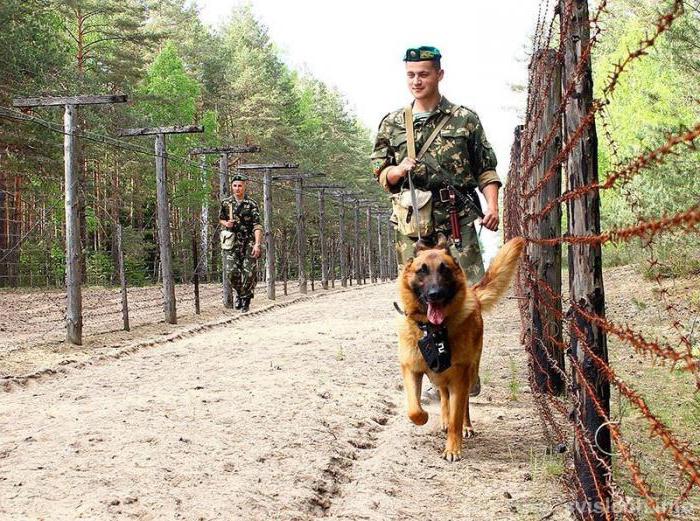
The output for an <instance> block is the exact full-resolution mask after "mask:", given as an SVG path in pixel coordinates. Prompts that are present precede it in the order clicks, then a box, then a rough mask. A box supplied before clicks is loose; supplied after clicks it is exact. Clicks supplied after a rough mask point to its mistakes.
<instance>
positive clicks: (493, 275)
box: [474, 237, 525, 311]
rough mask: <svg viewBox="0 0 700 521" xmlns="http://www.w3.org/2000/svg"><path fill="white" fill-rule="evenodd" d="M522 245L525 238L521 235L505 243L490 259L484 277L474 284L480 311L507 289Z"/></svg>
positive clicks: (490, 306)
mask: <svg viewBox="0 0 700 521" xmlns="http://www.w3.org/2000/svg"><path fill="white" fill-rule="evenodd" d="M524 247H525V239H523V238H522V237H516V238H514V239H511V240H509V241H508V242H507V243H505V244H504V245H503V247H502V248H501V249H500V250H499V252H498V254H497V255H496V257H495V258H494V259H493V261H491V265H490V266H489V269H488V271H487V272H486V275H484V278H483V279H481V280H480V281H479V282H478V283H477V284H476V285H475V286H474V291H475V292H476V298H478V299H479V303H480V304H481V310H482V311H488V310H490V309H491V308H492V307H493V306H494V305H495V304H496V302H498V300H499V299H500V298H501V296H503V294H504V293H505V292H506V290H507V289H508V286H509V285H510V279H511V278H512V277H513V273H514V272H515V268H516V266H517V265H518V259H519V258H520V254H521V253H522V251H523V248H524Z"/></svg>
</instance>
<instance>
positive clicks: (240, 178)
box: [231, 174, 248, 183]
mask: <svg viewBox="0 0 700 521" xmlns="http://www.w3.org/2000/svg"><path fill="white" fill-rule="evenodd" d="M247 180H248V176H247V175H244V174H233V176H231V182H232V183H233V182H234V181H247Z"/></svg>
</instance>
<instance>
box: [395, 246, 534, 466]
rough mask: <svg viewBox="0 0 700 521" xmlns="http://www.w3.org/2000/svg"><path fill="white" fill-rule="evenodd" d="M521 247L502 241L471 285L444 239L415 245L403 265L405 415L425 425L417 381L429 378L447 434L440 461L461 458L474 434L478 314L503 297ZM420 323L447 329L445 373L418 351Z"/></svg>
mask: <svg viewBox="0 0 700 521" xmlns="http://www.w3.org/2000/svg"><path fill="white" fill-rule="evenodd" d="M524 244H525V241H524V240H523V239H522V238H515V239H512V240H510V241H509V242H508V243H506V244H505V245H504V246H503V247H502V248H501V250H500V251H499V252H498V255H496V258H495V259H493V261H492V262H491V266H490V267H489V269H488V271H487V272H486V275H485V276H484V278H483V279H482V280H481V281H480V282H479V283H478V284H476V285H474V286H473V287H469V286H468V285H467V280H466V277H465V275H464V272H463V271H462V269H461V268H460V267H459V265H458V264H457V262H456V261H455V259H454V258H453V257H452V256H451V255H450V254H449V252H448V250H447V245H446V241H445V239H444V237H441V238H440V240H439V241H438V244H437V245H436V246H435V247H432V248H427V247H425V246H424V245H423V244H422V243H421V242H420V241H419V242H418V243H417V244H416V257H415V258H413V259H411V260H409V261H408V262H407V263H406V266H405V267H404V269H403V272H402V274H401V276H400V277H399V293H400V295H401V300H402V301H403V305H404V312H405V314H406V316H405V317H404V318H402V320H401V324H400V327H399V362H400V363H401V372H402V374H403V380H404V387H405V389H406V400H407V405H408V417H409V418H410V419H411V421H412V422H413V423H415V424H416V425H423V424H424V423H425V422H427V421H428V413H427V412H425V411H424V410H423V408H422V407H421V403H420V397H421V381H422V379H423V375H424V374H427V375H428V378H430V381H431V382H432V383H433V384H434V385H435V386H436V387H437V388H438V389H439V390H440V416H441V421H442V428H443V430H446V431H447V443H446V445H445V450H444V452H443V453H442V457H443V458H444V459H446V460H448V461H457V460H459V459H461V457H462V438H463V436H465V435H466V436H467V437H471V436H473V434H474V430H473V428H472V423H471V420H470V418H469V389H471V386H472V383H473V382H474V381H475V379H476V377H477V375H478V374H479V362H480V360H481V348H482V342H483V331H484V329H483V321H482V318H481V315H482V313H483V312H486V311H488V310H489V309H491V308H492V307H493V305H494V304H495V303H496V302H497V301H498V299H499V298H500V297H501V296H502V295H503V293H505V291H506V289H507V288H508V286H509V284H510V280H511V278H512V275H513V272H514V271H515V267H516V265H517V263H518V258H519V257H520V253H521V252H522V249H523V246H524ZM419 324H420V325H421V326H422V327H423V329H426V328H430V327H433V326H443V325H444V326H445V327H446V328H447V340H448V342H447V343H448V345H449V349H450V351H451V356H450V366H449V368H447V369H446V370H444V371H442V372H439V373H436V372H433V371H431V370H430V369H429V368H428V365H427V364H426V362H425V359H424V358H423V356H422V355H421V352H420V349H419V348H418V341H419V339H421V338H422V337H423V331H422V330H421V328H419ZM429 324H432V325H433V326H430V325H429ZM438 329H439V328H438ZM463 426H464V431H462V427H463Z"/></svg>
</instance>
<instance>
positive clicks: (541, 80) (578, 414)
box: [504, 0, 700, 520]
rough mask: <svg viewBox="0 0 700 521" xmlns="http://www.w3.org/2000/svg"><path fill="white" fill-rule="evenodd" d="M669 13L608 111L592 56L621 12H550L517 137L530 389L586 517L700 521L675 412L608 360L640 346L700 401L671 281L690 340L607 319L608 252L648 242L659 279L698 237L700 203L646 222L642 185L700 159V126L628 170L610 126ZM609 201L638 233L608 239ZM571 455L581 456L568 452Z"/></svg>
mask: <svg viewBox="0 0 700 521" xmlns="http://www.w3.org/2000/svg"><path fill="white" fill-rule="evenodd" d="M669 5H670V7H669V9H668V10H667V11H666V12H662V13H660V14H659V16H658V19H657V20H656V23H655V24H654V26H653V27H650V28H649V30H648V34H647V36H646V37H644V38H643V39H642V40H641V41H640V42H639V45H638V47H637V48H634V49H631V50H630V51H629V53H628V54H627V56H625V57H624V58H623V59H622V60H620V61H619V62H618V63H617V64H616V65H615V66H614V68H613V70H612V71H611V74H610V77H609V78H608V81H607V83H606V84H605V85H604V87H603V89H602V90H601V92H602V96H601V97H600V98H598V99H594V97H593V79H592V72H591V51H592V49H593V48H594V46H595V45H596V44H597V43H598V41H599V39H600V36H601V34H602V31H603V29H602V26H601V23H600V18H601V16H602V15H603V14H604V13H606V12H607V8H608V2H607V0H603V1H601V2H600V3H599V4H598V7H597V9H596V10H595V11H594V12H593V14H592V16H589V11H588V4H587V2H585V1H581V0H560V1H558V2H557V3H556V4H554V5H550V2H549V1H547V2H546V3H543V4H542V5H541V8H540V16H539V18H538V24H537V29H536V33H535V37H534V39H533V50H532V60H531V63H530V70H529V81H528V100H527V108H526V116H525V124H524V125H523V126H520V127H518V128H516V130H515V139H514V144H513V147H512V149H511V161H510V171H509V175H508V181H507V187H506V190H505V196H504V197H505V201H504V207H505V215H504V229H505V235H506V239H508V238H511V237H515V236H523V237H525V238H526V240H527V243H528V246H527V250H526V254H525V255H524V258H523V261H522V263H521V267H520V269H519V272H518V274H517V277H516V283H515V291H516V298H518V303H519V310H520V318H521V324H522V340H523V343H524V345H525V346H526V349H527V352H528V355H529V362H530V363H529V365H530V367H529V369H530V371H529V374H530V386H531V389H532V391H533V395H534V397H535V402H536V406H537V409H538V412H539V414H540V416H541V419H542V425H543V428H544V431H545V434H546V435H547V437H548V439H549V440H550V442H551V444H552V446H553V447H555V448H556V449H557V451H558V452H565V453H566V456H565V457H564V459H565V475H564V477H563V479H562V482H563V483H564V485H565V487H566V489H567V492H568V496H569V498H568V499H569V504H570V505H571V511H572V512H573V513H574V514H575V515H576V517H577V518H579V519H595V520H598V519H605V520H611V519H614V518H615V517H618V515H619V516H621V517H622V518H624V519H639V518H640V517H642V518H646V517H654V518H656V519H670V518H676V517H678V518H683V519H690V518H694V517H696V516H697V515H698V512H697V510H696V509H697V508H698V504H699V501H698V500H699V498H698V496H699V494H698V487H699V486H700V459H698V456H697V454H696V453H695V452H694V450H695V449H694V444H693V443H692V442H691V441H690V440H687V439H683V438H682V436H681V435H679V434H678V433H676V432H674V431H673V430H671V429H670V428H669V427H668V426H667V424H666V423H665V422H664V421H663V420H662V417H667V412H668V411H659V410H654V409H653V408H652V407H651V406H650V404H649V400H648V399H646V398H645V397H644V396H642V394H641V393H640V392H639V391H637V390H636V389H635V386H634V382H629V381H627V379H625V377H623V376H621V373H622V371H620V368H617V367H615V364H614V363H612V362H610V361H609V360H608V340H607V339H608V338H609V337H614V338H615V341H616V345H618V344H619V345H620V346H621V347H618V348H619V349H624V348H625V347H628V348H631V349H632V350H633V351H634V352H636V354H638V355H641V356H642V357H643V358H644V359H645V360H646V361H647V362H651V363H653V364H656V365H658V364H662V365H663V364H667V365H669V366H670V368H671V371H673V370H674V369H676V368H677V369H678V370H680V371H681V372H683V373H684V374H687V375H690V380H692V381H694V383H695V385H694V389H693V390H692V391H691V392H692V393H695V394H697V393H698V391H699V390H700V355H699V354H698V349H697V347H695V345H694V342H693V340H692V327H691V326H689V325H686V324H685V323H684V320H683V319H682V317H683V316H684V315H683V311H684V310H686V308H685V307H684V303H683V302H681V301H679V299H677V298H676V299H675V300H674V296H673V295H672V294H671V292H670V291H669V285H668V284H664V283H663V280H662V276H661V275H660V274H658V273H660V272H661V270H657V271H656V273H657V275H656V276H655V280H656V284H657V285H658V291H657V294H658V296H659V300H658V302H659V313H661V312H665V313H666V315H667V317H668V320H669V322H670V324H671V326H672V328H673V330H674V331H675V337H676V338H675V339H673V340H671V339H669V340H667V341H660V340H658V339H651V338H647V336H646V335H645V334H644V332H643V331H640V330H636V329H634V328H632V327H630V326H628V325H622V324H619V323H615V322H613V321H612V320H611V319H609V318H607V317H606V312H605V294H604V290H603V280H602V251H601V249H602V246H603V245H605V244H608V243H610V244H629V243H630V242H631V241H635V240H639V241H640V242H641V244H642V246H643V251H645V252H646V257H647V262H648V263H649V266H650V267H652V268H653V267H656V268H658V267H659V264H660V263H661V262H662V261H661V260H660V259H659V257H658V255H656V253H655V250H654V244H655V240H656V238H657V237H659V236H662V235H663V234H676V235H681V234H683V235H685V234H697V232H698V223H699V222H700V205H698V204H697V203H696V204H695V205H693V206H691V207H689V208H686V209H684V210H682V211H679V212H677V213H675V214H672V215H659V216H656V217H655V218H648V217H647V218H645V217H644V216H643V213H642V212H641V211H640V207H641V203H640V201H639V199H638V197H636V195H635V193H634V190H631V189H630V188H629V186H628V184H629V182H630V181H631V180H632V179H633V178H634V177H635V176H637V175H639V174H640V173H641V172H642V171H644V170H645V169H647V168H649V167H651V166H658V165H661V164H663V163H664V161H666V160H667V159H668V158H669V157H671V156H673V155H678V154H682V153H683V152H684V151H689V150H695V149H696V147H697V140H698V138H699V137H700V122H698V123H697V124H695V125H694V126H693V127H691V128H686V129H683V130H682V131H680V132H677V133H676V134H673V135H670V136H668V139H667V140H666V141H665V142H663V143H661V144H660V145H659V146H658V147H656V148H654V149H652V150H648V151H646V152H644V153H642V154H639V155H638V156H637V157H633V158H631V159H629V160H623V159H622V158H621V157H620V154H619V153H618V147H617V145H616V143H615V141H614V139H613V136H612V132H611V130H610V128H609V122H608V120H607V114H606V107H608V106H610V104H611V103H613V102H614V101H613V97H612V96H613V93H614V92H615V89H616V87H617V86H618V85H619V83H620V82H621V81H623V79H624V77H625V74H626V73H627V71H628V70H629V66H630V64H631V63H632V62H634V61H636V60H638V59H642V58H643V57H644V56H645V55H647V54H648V53H649V51H650V49H651V48H652V47H653V46H654V45H655V43H656V42H657V41H658V38H659V36H660V35H661V34H663V33H664V32H665V31H667V30H668V29H669V28H670V27H671V25H672V24H673V23H674V21H676V20H677V19H678V18H680V17H681V16H683V14H684V8H683V1H681V0H676V1H673V2H670V3H669ZM556 28H558V29H559V31H558V34H557V32H556V30H555V29H556ZM598 125H599V128H602V130H603V135H604V137H605V139H606V142H607V144H608V147H609V149H610V150H611V153H612V161H611V163H612V168H611V170H610V171H609V172H606V175H605V177H604V178H603V179H602V180H599V178H598V155H597V154H598V150H597V143H598V139H597V128H598V127H597V126H598ZM562 181H563V182H564V186H565V191H564V192H563V193H562V191H561V189H562ZM604 190H618V191H619V192H620V193H621V194H622V195H623V197H624V198H625V200H626V201H627V204H628V205H629V207H630V208H631V209H632V211H633V212H634V215H635V216H636V217H637V220H638V222H637V223H636V224H634V225H632V226H629V227H625V228H618V229H610V230H604V231H603V230H601V229H600V193H601V192H602V191H604ZM563 207H565V208H566V213H563V210H562V208H563ZM564 216H565V217H566V219H565V221H564V222H565V225H564V226H565V229H562V221H563V220H564V219H563V217H564ZM563 246H566V247H567V252H566V253H567V260H568V270H567V271H568V279H569V280H568V286H569V288H568V291H569V295H568V297H567V296H565V295H564V294H563V292H562V247H563ZM674 340H675V344H676V345H674ZM611 396H617V398H618V399H619V400H625V402H626V403H627V404H628V405H629V407H631V408H633V409H636V411H637V412H638V414H639V416H640V418H642V421H643V422H644V423H646V425H647V427H648V430H647V434H648V436H649V437H650V438H651V439H652V440H656V453H655V454H651V455H648V454H646V450H644V449H642V448H641V447H642V446H640V443H641V438H640V433H639V432H632V431H630V430H629V429H625V426H624V422H623V420H622V418H619V417H616V416H615V415H614V414H612V413H611V408H610V399H611ZM696 428H697V427H696ZM695 445H697V443H695ZM571 447H573V451H571V450H568V448H571ZM644 447H645V446H644ZM664 457H665V458H667V460H668V462H667V464H666V465H665V466H664V474H665V475H668V476H670V477H669V479H670V481H671V482H672V483H673V484H674V486H673V487H671V489H670V490H669V489H664V490H659V489H658V488H656V489H655V488H654V487H652V485H651V484H650V482H651V481H652V479H650V478H651V477H654V478H656V476H650V473H652V472H657V471H658V469H657V467H654V470H653V471H650V470H647V469H645V464H646V463H648V461H649V458H664ZM654 481H657V480H654ZM639 502H642V503H643V505H645V508H640V506H639ZM688 513H689V515H685V514H688Z"/></svg>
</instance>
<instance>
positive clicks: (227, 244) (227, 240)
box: [219, 230, 236, 250]
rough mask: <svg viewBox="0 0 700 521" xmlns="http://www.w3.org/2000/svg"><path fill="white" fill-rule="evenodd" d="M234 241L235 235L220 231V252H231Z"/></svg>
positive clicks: (229, 231) (230, 232)
mask: <svg viewBox="0 0 700 521" xmlns="http://www.w3.org/2000/svg"><path fill="white" fill-rule="evenodd" d="M235 239H236V234H235V233H233V232H232V231H231V230H221V233H219V241H220V242H221V249H222V250H232V249H233V243H234V241H235Z"/></svg>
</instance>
